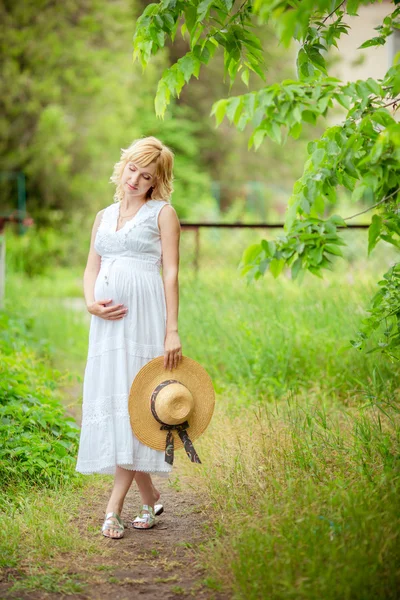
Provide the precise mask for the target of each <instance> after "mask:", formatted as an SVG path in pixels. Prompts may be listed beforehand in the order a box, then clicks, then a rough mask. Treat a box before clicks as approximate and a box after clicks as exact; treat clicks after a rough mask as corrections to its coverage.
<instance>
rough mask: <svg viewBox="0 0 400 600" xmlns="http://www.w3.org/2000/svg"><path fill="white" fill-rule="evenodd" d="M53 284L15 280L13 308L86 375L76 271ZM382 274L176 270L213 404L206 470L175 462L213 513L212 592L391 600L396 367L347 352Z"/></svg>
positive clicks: (208, 563) (190, 352) (189, 336)
mask: <svg viewBox="0 0 400 600" xmlns="http://www.w3.org/2000/svg"><path fill="white" fill-rule="evenodd" d="M56 277H57V280H58V281H60V279H62V280H63V284H62V286H61V285H60V286H53V287H52V286H51V285H50V283H49V282H48V281H47V280H46V279H43V278H40V279H37V280H35V279H33V280H31V281H29V282H27V281H25V280H22V279H19V283H18V278H13V277H10V278H9V282H8V292H9V294H8V302H10V303H12V305H13V306H15V310H19V307H25V309H24V310H26V311H31V309H32V310H33V313H32V314H34V318H33V319H32V321H31V327H30V329H31V332H32V334H34V335H35V336H37V335H39V336H40V334H42V337H43V340H47V341H46V343H48V344H50V348H51V349H52V354H51V355H52V356H53V360H54V361H55V363H56V364H59V363H57V361H60V362H61V364H63V365H70V366H71V368H72V369H74V368H76V369H78V368H80V369H82V366H83V365H84V360H85V357H86V351H87V341H88V320H87V315H86V314H84V313H82V314H80V313H79V312H76V311H75V312H74V311H71V310H69V309H65V307H64V305H63V302H64V300H65V298H66V296H65V290H68V294H71V296H73V295H74V293H75V292H74V285H75V283H76V273H73V272H69V271H68V270H64V271H63V272H62V277H61V274H60V273H58V274H57V275H56ZM377 277H378V276H377V275H376V274H374V273H371V274H369V275H367V274H364V273H363V272H362V271H361V270H357V269H353V270H352V271H351V272H349V273H343V272H342V273H339V272H337V273H334V274H328V275H326V276H325V278H324V280H323V281H320V280H317V279H315V278H313V277H312V276H307V277H306V279H305V281H304V282H303V284H302V285H298V284H297V283H294V282H292V281H290V280H289V279H287V278H286V277H282V278H280V279H278V280H277V281H275V280H274V279H272V278H271V277H265V278H264V279H261V280H259V281H257V282H255V283H254V284H252V285H250V286H248V285H247V284H246V282H245V281H244V280H243V279H241V278H239V277H238V274H237V272H236V271H235V269H234V268H231V269H222V268H216V269H213V268H209V269H207V268H203V269H202V270H201V271H200V273H199V275H198V276H197V277H195V276H194V275H193V272H192V271H191V270H189V269H186V268H183V269H182V271H181V274H180V316H179V331H180V337H181V341H182V346H183V354H184V355H187V356H190V357H192V358H194V359H195V360H198V361H199V362H200V363H201V364H202V365H203V366H204V367H205V368H206V369H207V371H208V372H209V374H210V375H211V377H212V379H213V383H214V387H215V390H216V393H217V403H216V410H215V413H214V417H213V419H212V421H211V423H210V426H209V428H208V429H207V432H206V433H205V435H203V436H202V437H201V438H200V439H199V440H197V441H196V450H197V451H198V453H199V456H200V457H201V460H202V465H198V466H195V465H193V464H191V463H189V462H187V464H186V463H185V466H184V470H185V471H187V472H188V474H190V475H191V476H192V477H193V478H196V479H197V485H198V486H199V487H200V488H201V489H202V493H203V497H204V500H205V506H206V507H207V512H206V513H205V514H204V517H205V520H207V519H210V518H211V523H210V524H209V525H208V529H207V535H208V536H209V538H210V541H209V543H208V544H207V543H206V544H204V545H203V544H202V545H200V546H198V547H196V552H197V555H198V557H199V560H201V562H202V565H203V566H204V567H205V568H206V569H207V574H208V576H207V578H206V582H208V583H207V585H208V586H209V588H210V589H213V590H219V589H224V590H225V591H226V592H227V593H228V594H229V597H232V598H233V599H236V600H239V599H246V600H252V599H254V600H258V599H259V598H264V597H265V598H270V599H271V600H275V599H276V600H278V599H279V600H281V599H282V600H283V599H286V598H288V599H290V598H293V599H296V600H297V599H304V600H314V599H315V600H320V599H321V598H324V600H325V599H326V600H336V599H340V600H342V599H345V598H349V599H350V598H351V599H353V598H355V599H360V600H361V599H363V600H364V599H368V600H369V599H371V600H375V599H380V598H382V599H383V598H385V599H386V598H388V599H392V598H393V599H395V598H397V597H398V595H396V594H397V590H398V589H400V574H399V564H400V560H399V558H400V556H399V548H400V536H399V532H400V522H399V515H400V506H399V497H400V496H399V491H400V489H399V488H400V467H399V462H400V461H399V459H398V456H399V454H400V453H399V440H400V429H399V411H398V388H399V384H398V381H399V365H398V364H391V363H389V362H388V361H387V359H386V358H384V357H382V356H380V355H379V354H365V353H363V352H359V351H357V350H355V349H353V348H352V347H351V345H350V339H352V337H353V336H354V335H355V332H356V331H357V328H358V326H359V324H360V321H361V319H362V318H363V316H364V315H365V311H366V308H367V306H368V302H369V299H370V297H371V295H372V294H373V292H374V288H375V281H376V280H377ZM74 282H75V283H74ZM18 289H19V291H20V293H19V294H17V293H16V291H18ZM75 290H76V288H75ZM78 295H79V294H78ZM32 307H33V308H32ZM79 365H80V366H79ZM173 485H174V486H175V487H176V489H178V488H179V479H178V478H177V479H176V480H175V483H174V484H173ZM48 510H49V511H50V512H49V516H50V514H51V511H52V510H53V509H51V508H50V507H49V509H48ZM74 510H77V507H76V505H75V508H72V511H74ZM40 514H41V513H38V516H40ZM43 514H45V513H43ZM25 518H26V519H27V518H28V516H26V517H24V514H22V515H21V517H20V519H21V520H20V521H19V520H18V519H17V521H15V520H13V519H8V520H7V521H6V523H5V529H6V530H7V529H8V531H11V532H17V529H18V527H19V528H20V530H21V529H23V528H24V527H25V526H26V523H25V521H24V519H25ZM67 526H68V525H66V527H67ZM17 534H18V533H17ZM64 535H65V536H66V538H67V540H68V533H67V532H64V533H62V534H61V537H60V540H59V541H58V542H56V547H57V544H58V546H60V547H62V537H63V536H64ZM70 544H71V548H72V549H73V546H72V540H71V541H70ZM40 547H41V548H42V551H45V549H46V547H49V546H48V545H47V542H46V540H42V541H41V543H40ZM72 549H71V552H72V551H73V550H72ZM78 551H79V550H78ZM8 553H9V556H11V557H12V554H10V553H12V549H11V548H10V549H9V550H8ZM32 557H33V560H36V559H35V558H34V555H33V554H32ZM16 560H17V559H16ZM176 593H177V594H179V591H177V592H176Z"/></svg>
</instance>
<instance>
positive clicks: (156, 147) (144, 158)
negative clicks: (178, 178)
mask: <svg viewBox="0 0 400 600" xmlns="http://www.w3.org/2000/svg"><path fill="white" fill-rule="evenodd" d="M131 160H132V161H134V162H135V163H136V164H137V165H139V166H140V167H147V165H149V164H150V163H152V162H156V172H155V183H154V184H153V186H152V187H151V188H150V189H149V190H148V192H147V194H146V201H147V200H165V201H166V202H169V203H170V198H171V194H172V192H173V190H174V188H173V186H172V182H173V180H174V176H173V173H172V169H173V166H174V154H173V152H172V150H171V149H170V148H168V146H165V144H163V143H162V142H161V141H160V140H159V139H158V138H156V137H154V136H152V135H150V136H148V137H142V138H139V139H137V140H134V141H133V142H132V143H131V144H130V146H129V147H128V148H126V149H124V148H121V158H120V160H119V161H118V162H117V163H115V165H114V171H113V174H112V176H111V177H110V182H111V183H114V184H115V185H116V190H115V194H114V202H119V201H120V200H122V198H123V197H124V189H123V186H122V183H121V176H122V172H123V170H124V169H125V166H126V163H127V162H129V161H131Z"/></svg>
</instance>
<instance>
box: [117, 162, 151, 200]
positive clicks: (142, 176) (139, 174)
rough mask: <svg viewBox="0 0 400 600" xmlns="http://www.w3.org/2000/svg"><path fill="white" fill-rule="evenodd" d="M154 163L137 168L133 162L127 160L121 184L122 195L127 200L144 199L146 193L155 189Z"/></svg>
mask: <svg viewBox="0 0 400 600" xmlns="http://www.w3.org/2000/svg"><path fill="white" fill-rule="evenodd" d="M155 174H156V163H155V162H153V163H150V164H149V165H147V167H139V166H138V165H137V164H136V163H135V162H134V161H132V160H129V161H128V162H127V163H126V165H125V168H124V170H123V172H122V177H121V182H122V187H123V190H124V193H125V194H126V196H127V197H128V198H131V197H132V198H133V197H134V198H142V199H144V198H145V197H146V194H147V191H148V190H149V189H150V188H151V187H155V184H156V179H155Z"/></svg>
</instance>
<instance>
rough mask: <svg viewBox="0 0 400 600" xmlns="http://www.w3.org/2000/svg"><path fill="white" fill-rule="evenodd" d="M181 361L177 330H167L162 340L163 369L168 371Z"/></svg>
mask: <svg viewBox="0 0 400 600" xmlns="http://www.w3.org/2000/svg"><path fill="white" fill-rule="evenodd" d="M180 361H182V344H181V340H180V338H179V334H178V332H177V331H167V333H166V336H165V342H164V369H169V370H170V371H171V370H172V369H173V368H175V369H176V367H177V366H178V364H179V362H180Z"/></svg>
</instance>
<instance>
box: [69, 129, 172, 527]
mask: <svg viewBox="0 0 400 600" xmlns="http://www.w3.org/2000/svg"><path fill="white" fill-rule="evenodd" d="M173 161H174V156H173V153H172V151H171V150H170V149H169V148H168V147H167V146H165V145H164V144H163V143H162V142H161V141H160V140H158V139H157V138H155V137H153V136H150V137H144V138H140V139H138V140H135V141H134V142H133V143H132V144H131V145H130V146H129V148H127V149H122V154H121V158H120V161H119V162H117V163H116V165H115V167H114V172H113V175H112V177H111V182H112V183H114V184H115V185H116V192H115V195H114V202H113V203H112V204H110V205H109V206H107V207H106V208H105V209H103V210H101V211H100V212H99V213H98V214H97V216H96V219H95V221H94V225H93V229H92V236H91V243H90V250H89V256H88V260H87V265H86V269H85V273H84V278H83V287H84V296H85V301H86V305H87V309H88V311H89V313H90V314H91V315H92V317H91V323H90V332H89V348H88V357H87V364H86V369H85V374H84V383H83V403H82V426H81V435H80V443H79V452H78V458H77V464H76V471H78V472H80V473H85V474H91V473H106V474H112V475H114V476H115V478H114V486H113V489H112V492H111V495H110V499H109V501H108V505H107V507H106V516H105V520H104V523H103V526H102V533H103V535H104V536H106V537H111V538H121V537H123V535H124V525H123V522H122V519H121V511H122V507H123V503H124V499H125V496H126V494H127V492H128V490H129V488H130V486H131V484H132V481H133V479H135V481H136V483H137V486H138V488H139V492H140V495H141V499H142V510H141V511H140V514H139V515H138V516H137V517H136V519H135V520H134V521H133V527H135V528H136V529H149V528H150V527H153V526H154V524H155V516H156V515H157V514H160V513H161V512H162V510H163V507H162V505H161V504H156V502H158V500H159V499H160V493H159V492H158V490H157V489H156V488H155V486H154V485H153V482H152V480H151V475H150V473H157V474H159V475H161V476H164V477H168V475H169V472H170V471H171V469H172V466H171V465H170V464H168V463H167V462H165V459H164V451H162V450H154V449H152V448H150V447H148V446H146V445H144V444H142V443H141V442H140V441H139V440H138V439H137V438H136V436H135V435H134V434H133V432H132V429H131V425H130V418H129V412H128V398H129V391H130V388H131V385H132V382H133V380H134V378H135V376H136V374H137V373H138V371H139V370H140V369H141V368H142V367H143V366H144V365H145V364H146V363H148V362H149V361H150V360H151V359H153V358H155V357H157V356H160V355H163V356H164V362H163V365H164V368H165V369H166V373H167V372H168V369H170V370H171V369H172V368H173V367H177V366H178V364H179V362H180V361H182V346H181V342H180V339H179V334H178V306H179V289H178V269H179V238H180V224H179V219H178V217H177V214H176V212H175V209H174V208H173V207H172V206H171V204H170V196H171V193H172V190H173V187H172V181H173V172H172V171H173ZM161 268H162V274H161Z"/></svg>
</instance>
